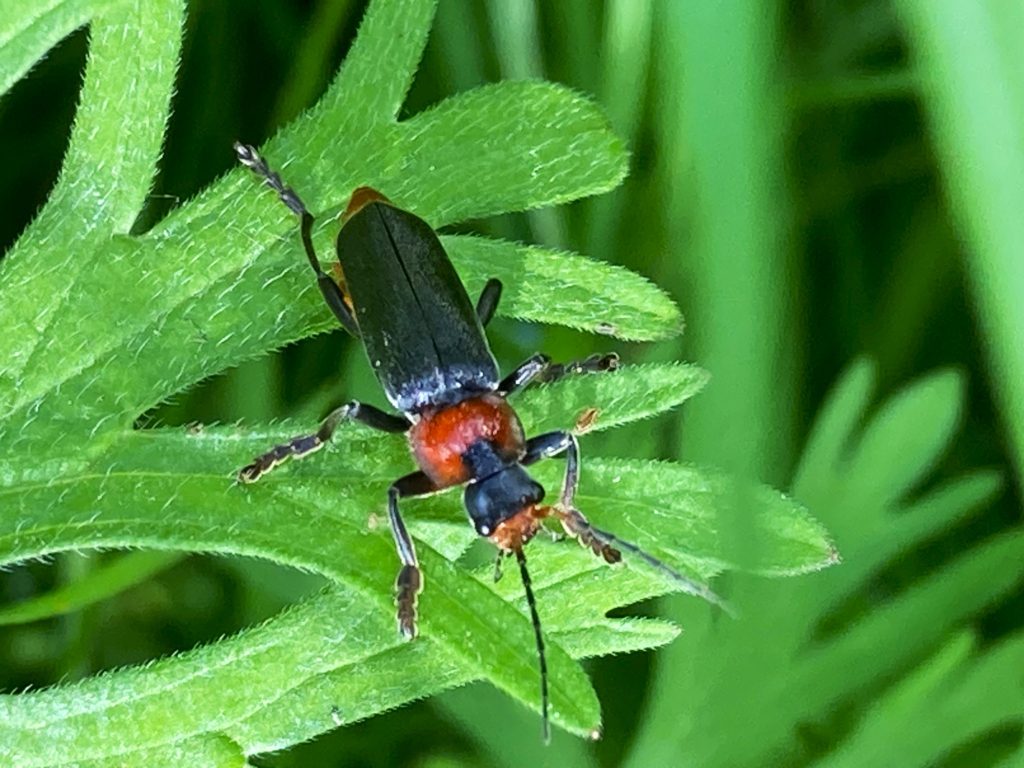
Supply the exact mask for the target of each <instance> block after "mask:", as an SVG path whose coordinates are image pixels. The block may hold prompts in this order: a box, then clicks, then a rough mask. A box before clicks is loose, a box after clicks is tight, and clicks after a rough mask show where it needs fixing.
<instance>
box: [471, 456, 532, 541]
mask: <svg viewBox="0 0 1024 768" xmlns="http://www.w3.org/2000/svg"><path fill="white" fill-rule="evenodd" d="M463 498H464V499H465V502H466V511H467V512H469V519H470V520H472V521H473V525H474V526H475V527H476V532H477V533H479V534H480V535H481V536H491V535H492V534H493V533H494V531H495V530H496V529H497V528H498V525H499V524H500V523H502V522H504V521H505V520H508V519H510V518H512V517H514V516H515V515H517V514H518V513H520V512H522V511H523V510H524V509H526V508H528V507H532V506H533V505H534V504H537V503H539V502H540V501H542V500H543V498H544V488H543V487H542V486H541V484H540V483H538V482H537V481H536V480H534V479H533V478H532V477H530V476H529V475H528V474H527V473H526V470H525V469H523V468H522V466H520V465H519V464H512V465H510V466H507V467H505V468H504V469H502V470H501V471H499V472H496V473H495V474H493V475H490V476H489V477H485V478H484V479H483V480H478V481H476V482H474V483H470V484H469V485H467V486H466V491H465V494H464V497H463Z"/></svg>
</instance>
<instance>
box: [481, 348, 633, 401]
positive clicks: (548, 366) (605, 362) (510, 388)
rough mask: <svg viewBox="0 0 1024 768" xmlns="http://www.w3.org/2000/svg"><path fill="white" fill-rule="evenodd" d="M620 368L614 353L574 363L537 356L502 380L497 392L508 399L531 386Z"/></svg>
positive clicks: (617, 357) (542, 355) (594, 356)
mask: <svg viewBox="0 0 1024 768" xmlns="http://www.w3.org/2000/svg"><path fill="white" fill-rule="evenodd" d="M618 367H619V356H618V355H616V354H615V353H614V352H612V353H610V354H607V355H591V356H590V357H587V358H584V359H583V360H576V361H575V362H572V363H552V362H551V358H550V357H548V356H547V355H544V354H536V355H533V356H532V357H530V359H529V360H527V361H526V362H525V363H523V364H522V365H520V366H519V367H518V368H516V369H515V370H514V371H512V373H510V374H509V375H508V376H506V377H505V378H504V379H502V380H501V383H499V384H498V389H497V391H498V394H500V395H503V396H505V397H507V396H508V395H512V394H515V393H516V392H518V391H519V390H521V389H525V388H526V387H528V386H530V385H531V384H540V383H545V382H552V381H558V380H559V379H563V378H565V377H566V376H575V375H577V374H581V373H603V372H604V371H614V370H617V369H618Z"/></svg>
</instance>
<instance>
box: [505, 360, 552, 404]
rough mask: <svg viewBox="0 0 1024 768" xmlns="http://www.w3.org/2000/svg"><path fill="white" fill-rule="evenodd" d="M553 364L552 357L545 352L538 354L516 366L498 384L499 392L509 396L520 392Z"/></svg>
mask: <svg viewBox="0 0 1024 768" xmlns="http://www.w3.org/2000/svg"><path fill="white" fill-rule="evenodd" d="M549 365H551V358H550V357H548V356H547V355H544V354H540V353H538V354H536V355H534V356H533V357H531V358H530V359H529V360H527V361H526V362H525V363H523V364H522V365H520V366H519V367H518V368H516V369H515V370H514V371H512V373H510V374H509V375H508V376H506V377H505V378H504V379H502V380H501V382H500V383H499V384H498V394H500V395H504V396H506V397H507V396H508V395H511V394H512V393H514V392H518V391H519V390H520V389H522V388H523V387H525V386H527V385H528V384H529V383H530V382H531V381H533V380H534V379H536V378H537V377H538V376H540V374H541V373H542V372H543V371H544V369H545V368H547V367H548V366H549Z"/></svg>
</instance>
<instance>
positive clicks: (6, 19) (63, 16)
mask: <svg viewBox="0 0 1024 768" xmlns="http://www.w3.org/2000/svg"><path fill="white" fill-rule="evenodd" d="M114 2H115V0H42V1H41V2H35V3H9V4H7V5H5V6H4V12H3V14H2V16H0V96H2V95H3V94H5V93H7V91H9V90H10V88H11V86H12V85H14V84H15V83H16V82H18V80H20V79H21V78H22V77H24V76H25V74H26V73H27V72H28V71H29V69H30V68H31V67H32V65H33V64H35V63H36V62H37V61H39V59H41V58H43V56H45V55H46V52H47V51H49V50H50V49H51V48H53V46H55V45H56V44H57V43H58V42H59V41H60V40H62V39H63V38H64V37H66V36H67V35H69V34H71V32H72V31H74V30H76V29H78V28H79V27H81V26H82V25H83V24H85V23H86V22H87V21H88V20H89V19H90V18H92V17H93V16H97V15H99V14H100V13H102V12H103V11H104V10H105V9H107V8H109V7H110V6H112V5H113V4H114Z"/></svg>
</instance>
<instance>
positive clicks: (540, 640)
mask: <svg viewBox="0 0 1024 768" xmlns="http://www.w3.org/2000/svg"><path fill="white" fill-rule="evenodd" d="M516 560H518V561H519V573H520V575H522V577H523V588H524V589H525V590H526V604H527V605H529V606H530V618H531V619H532V620H533V634H534V637H536V638H537V660H538V661H539V662H540V708H541V712H542V718H541V721H542V723H543V726H542V727H543V732H544V743H545V744H548V743H550V742H551V723H550V722H549V721H548V661H547V658H546V657H545V656H544V634H543V633H542V632H541V631H540V616H539V615H538V613H537V600H536V599H535V598H534V596H533V586H532V584H531V583H530V572H529V571H528V570H526V553H525V552H523V548H522V547H520V548H518V549H517V550H516Z"/></svg>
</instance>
